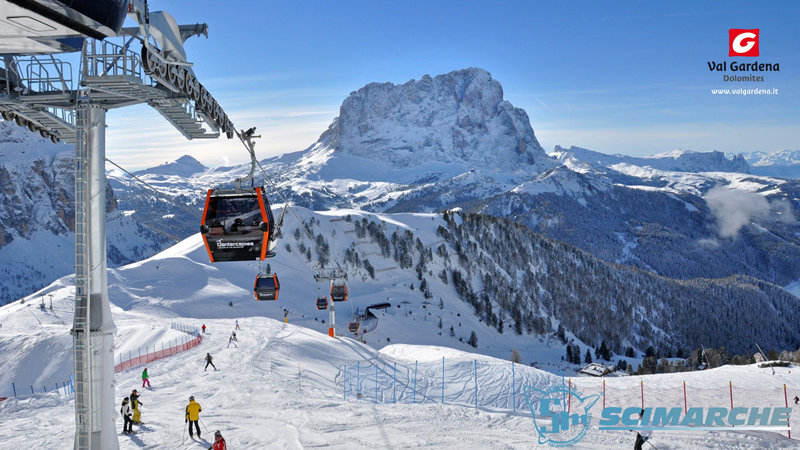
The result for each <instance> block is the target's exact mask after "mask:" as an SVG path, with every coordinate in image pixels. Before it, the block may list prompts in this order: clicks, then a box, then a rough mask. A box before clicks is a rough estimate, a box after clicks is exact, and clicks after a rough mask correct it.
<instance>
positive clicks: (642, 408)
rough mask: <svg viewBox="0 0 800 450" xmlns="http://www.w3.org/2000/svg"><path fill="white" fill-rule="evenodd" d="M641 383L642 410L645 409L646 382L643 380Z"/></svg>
mask: <svg viewBox="0 0 800 450" xmlns="http://www.w3.org/2000/svg"><path fill="white" fill-rule="evenodd" d="M641 383H642V409H644V380H642V381H641Z"/></svg>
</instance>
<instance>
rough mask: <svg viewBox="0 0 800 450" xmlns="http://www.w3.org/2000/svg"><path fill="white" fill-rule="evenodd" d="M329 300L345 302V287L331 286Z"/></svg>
mask: <svg viewBox="0 0 800 450" xmlns="http://www.w3.org/2000/svg"><path fill="white" fill-rule="evenodd" d="M331 300H332V301H334V302H346V301H347V286H345V285H344V284H334V285H332V286H331Z"/></svg>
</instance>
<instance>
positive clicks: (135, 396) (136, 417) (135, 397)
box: [130, 389, 142, 424]
mask: <svg viewBox="0 0 800 450" xmlns="http://www.w3.org/2000/svg"><path fill="white" fill-rule="evenodd" d="M130 397H131V408H133V422H134V423H137V424H140V423H142V412H141V411H139V405H141V404H142V402H141V401H140V400H139V393H138V391H136V389H134V390H132V391H131V395H130Z"/></svg>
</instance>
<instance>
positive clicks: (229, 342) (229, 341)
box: [215, 334, 239, 369]
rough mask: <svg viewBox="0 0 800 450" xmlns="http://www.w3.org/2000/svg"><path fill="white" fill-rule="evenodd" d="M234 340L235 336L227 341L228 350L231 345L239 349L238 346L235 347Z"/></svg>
mask: <svg viewBox="0 0 800 450" xmlns="http://www.w3.org/2000/svg"><path fill="white" fill-rule="evenodd" d="M235 340H236V337H235V334H234V335H231V337H230V338H229V339H228V348H231V344H233V345H234V346H235V347H236V348H239V346H238V345H236V342H234V341H235ZM215 369H216V367H215Z"/></svg>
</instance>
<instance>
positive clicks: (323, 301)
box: [317, 297, 328, 309]
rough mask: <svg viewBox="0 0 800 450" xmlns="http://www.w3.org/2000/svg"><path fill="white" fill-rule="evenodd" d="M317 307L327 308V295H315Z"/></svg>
mask: <svg viewBox="0 0 800 450" xmlns="http://www.w3.org/2000/svg"><path fill="white" fill-rule="evenodd" d="M317 309H328V297H317Z"/></svg>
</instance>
